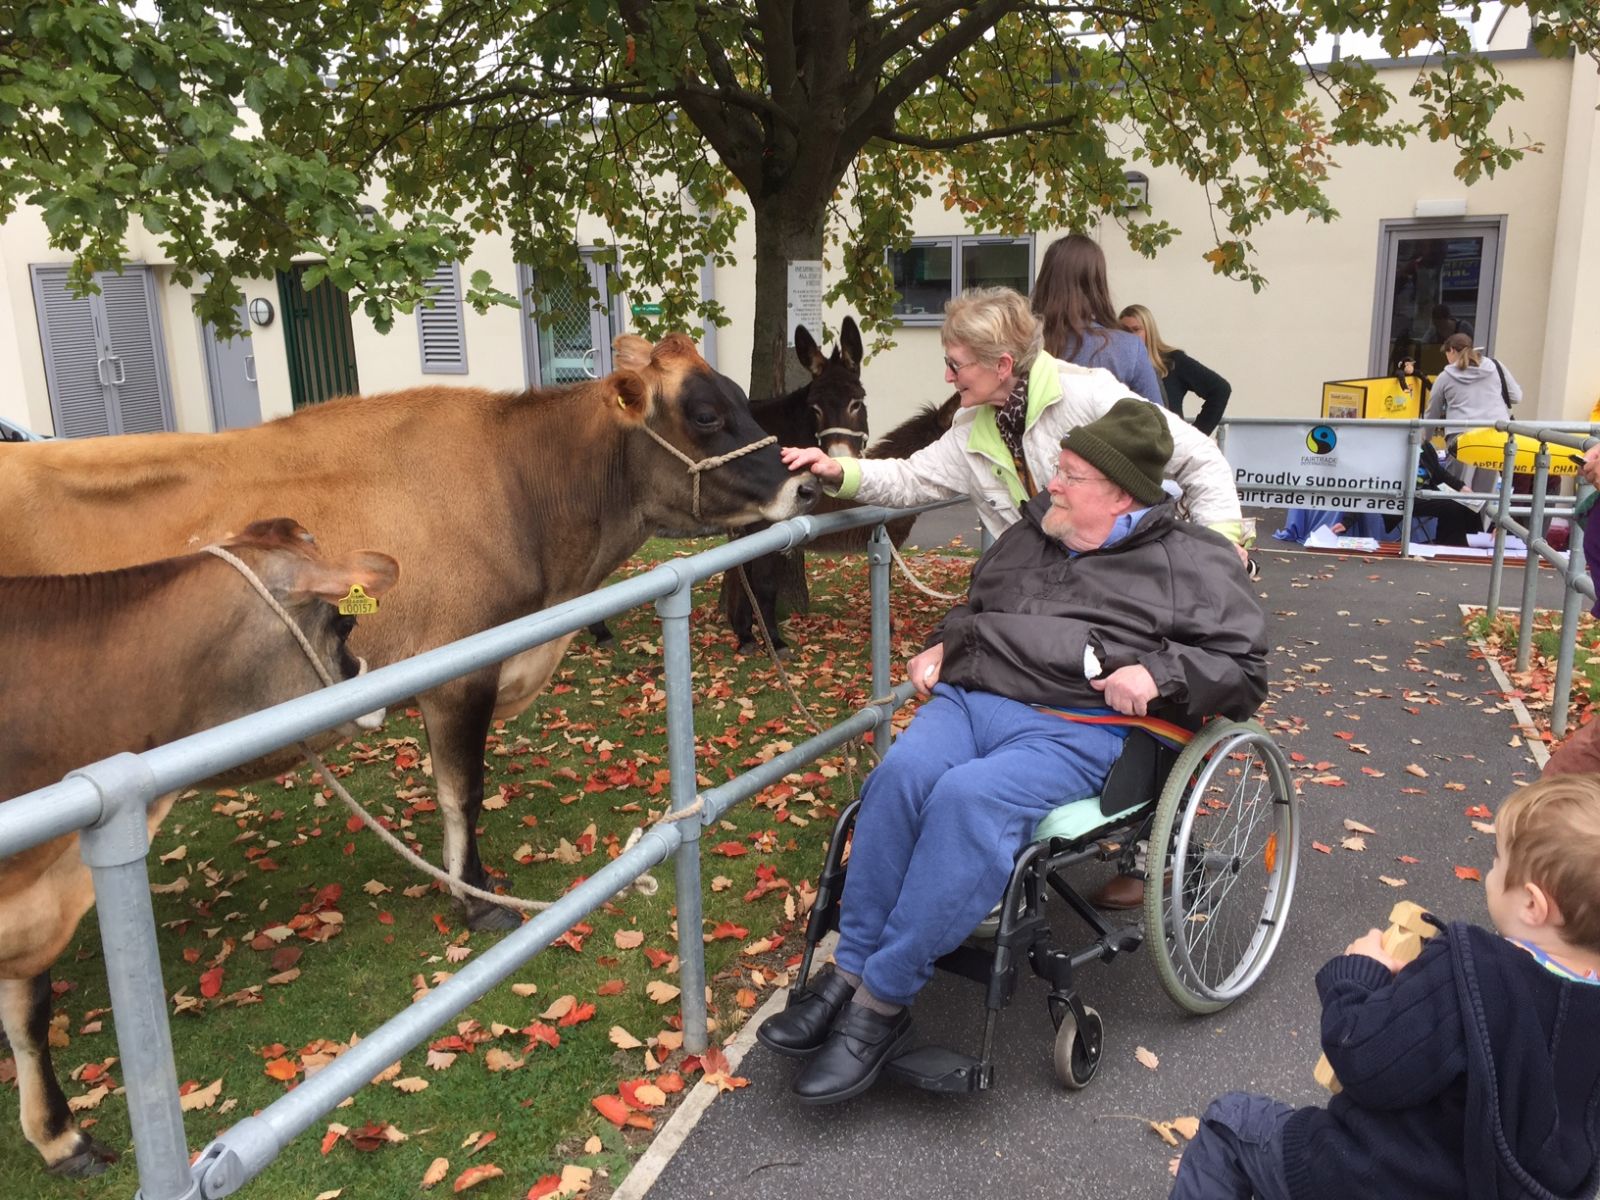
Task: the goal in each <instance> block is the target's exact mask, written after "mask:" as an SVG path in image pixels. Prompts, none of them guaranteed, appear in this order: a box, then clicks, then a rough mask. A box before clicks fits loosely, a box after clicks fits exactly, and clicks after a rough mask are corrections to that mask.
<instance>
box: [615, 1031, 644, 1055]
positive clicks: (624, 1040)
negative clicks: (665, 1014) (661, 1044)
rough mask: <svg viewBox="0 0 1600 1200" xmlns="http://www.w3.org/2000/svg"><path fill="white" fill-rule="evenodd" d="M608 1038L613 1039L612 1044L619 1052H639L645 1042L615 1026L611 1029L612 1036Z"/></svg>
mask: <svg viewBox="0 0 1600 1200" xmlns="http://www.w3.org/2000/svg"><path fill="white" fill-rule="evenodd" d="M607 1036H609V1037H610V1038H611V1044H612V1045H613V1046H615V1047H616V1048H617V1049H618V1050H637V1049H638V1048H639V1047H640V1046H642V1045H644V1043H643V1042H641V1041H640V1040H639V1039H638V1038H636V1037H634V1036H633V1034H631V1033H629V1032H628V1031H627V1030H626V1029H624V1028H623V1027H622V1026H621V1025H613V1026H612V1027H611V1032H610V1034H608V1035H607Z"/></svg>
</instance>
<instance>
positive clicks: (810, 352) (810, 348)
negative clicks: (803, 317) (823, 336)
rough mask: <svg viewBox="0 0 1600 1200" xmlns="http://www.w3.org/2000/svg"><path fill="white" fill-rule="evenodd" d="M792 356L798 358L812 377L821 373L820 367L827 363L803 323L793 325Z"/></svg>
mask: <svg viewBox="0 0 1600 1200" xmlns="http://www.w3.org/2000/svg"><path fill="white" fill-rule="evenodd" d="M794 356H795V357H796V358H798V359H799V360H800V365H801V366H802V367H804V368H805V369H806V370H808V371H810V372H811V375H812V378H815V377H816V376H818V375H821V374H822V368H823V367H825V366H826V365H827V363H828V360H827V359H826V358H824V357H823V356H822V347H821V346H819V345H817V343H816V339H815V338H813V337H812V336H811V331H810V330H809V329H807V328H806V327H805V326H804V325H796V326H795V327H794Z"/></svg>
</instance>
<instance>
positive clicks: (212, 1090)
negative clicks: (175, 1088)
mask: <svg viewBox="0 0 1600 1200" xmlns="http://www.w3.org/2000/svg"><path fill="white" fill-rule="evenodd" d="M221 1095H222V1080H220V1079H214V1080H212V1081H211V1084H210V1086H209V1087H197V1088H195V1089H194V1090H193V1091H191V1092H180V1093H179V1095H178V1107H179V1108H180V1109H182V1110H183V1111H184V1112H193V1111H194V1110H195V1109H197V1108H210V1107H211V1106H212V1105H213V1104H215V1103H216V1102H217V1098H218V1097H219V1096H221Z"/></svg>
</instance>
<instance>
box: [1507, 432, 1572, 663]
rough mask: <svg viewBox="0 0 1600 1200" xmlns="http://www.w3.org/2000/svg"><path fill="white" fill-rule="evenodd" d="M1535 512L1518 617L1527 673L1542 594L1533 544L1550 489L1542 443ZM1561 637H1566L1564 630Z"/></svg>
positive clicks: (1520, 647) (1519, 660)
mask: <svg viewBox="0 0 1600 1200" xmlns="http://www.w3.org/2000/svg"><path fill="white" fill-rule="evenodd" d="M1533 462H1534V466H1533V470H1534V477H1533V511H1532V512H1530V513H1529V514H1528V556H1527V557H1526V558H1525V559H1523V560H1522V608H1521V609H1520V610H1519V611H1518V614H1517V670H1518V671H1526V670H1527V669H1528V661H1529V660H1530V659H1531V658H1532V657H1533V606H1534V602H1535V600H1536V598H1537V593H1538V590H1539V558H1540V555H1539V552H1538V551H1537V550H1536V549H1534V542H1535V541H1536V540H1538V539H1539V538H1540V537H1541V536H1542V531H1543V529H1544V501H1545V493H1546V492H1547V490H1548V489H1549V487H1550V444H1549V443H1548V442H1540V443H1539V453H1538V455H1537V457H1535V458H1534V460H1533ZM1561 636H1562V637H1566V630H1565V629H1562V631H1561Z"/></svg>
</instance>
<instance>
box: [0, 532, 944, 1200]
mask: <svg viewBox="0 0 1600 1200" xmlns="http://www.w3.org/2000/svg"><path fill="white" fill-rule="evenodd" d="M936 507H941V506H940V505H928V506H925V508H924V509H915V510H890V509H883V508H862V509H858V510H853V511H849V512H840V513H832V514H829V515H827V516H822V517H796V518H793V519H792V520H788V521H784V522H782V523H780V524H777V525H774V526H772V527H771V528H769V529H766V530H763V531H761V532H760V533H756V534H752V535H750V536H749V537H744V538H740V539H738V540H736V541H733V542H730V543H728V544H727V545H724V546H718V547H716V548H714V549H711V550H707V551H704V552H703V553H700V554H696V555H693V556H692V557H689V558H684V559H677V560H674V561H672V562H668V563H664V564H662V565H661V566H658V567H655V568H654V569H652V570H650V571H646V572H644V573H642V574H640V575H637V576H634V577H632V578H630V579H626V580H624V581H622V582H620V583H616V584H613V585H611V586H610V587H606V588H602V589H600V590H598V591H595V592H591V593H589V594H588V595H585V596H580V597H577V598H575V599H572V600H569V601H566V602H565V603H562V604H558V605H556V606H555V607H553V608H549V609H546V610H544V611H542V612H538V613H534V614H532V615H531V616H527V617H523V618H520V619H519V620H516V621H511V622H508V623H507V624H505V625H500V626H497V627H495V628H493V629H489V630H486V631H484V632H482V633H478V634H474V635H473V636H471V637H467V638H463V639H461V640H460V641H457V642H452V643H450V644H449V645H446V646H441V647H439V648H437V649H435V650H430V651H428V652H426V653H424V654H419V655H417V656H416V657H414V658H410V659H406V660H404V661H403V662H398V663H393V664H391V665H389V666H386V667H382V668H380V669H378V670H376V671H372V672H371V673H369V674H366V675H362V676H360V677H358V678H355V679H350V680H346V681H344V682H342V683H339V684H337V685H335V686H333V687H330V688H326V689H324V690H322V691H320V692H315V693H312V694H310V695H306V696H301V697H299V698H297V699H295V700H291V701H289V702H287V703H284V704H280V705H277V706H275V707H273V708H270V709H266V710H264V711H262V712H258V713H254V714H252V715H250V716H247V717H243V718H241V719H239V720H236V721H231V722H229V723H228V724H226V725H220V726H218V727H216V728H215V729H209V730H206V731H205V732H203V733H198V734H195V735H193V736H191V737H187V738H183V739H181V740H179V741H176V742H172V743H170V744H168V745H165V746H158V747H156V748H154V749H152V750H147V751H144V752H143V753H140V754H119V755H117V756H115V757H113V758H109V759H105V760H103V761H101V762H97V763H92V764H90V765H88V766H85V767H84V768H82V769H81V770H78V771H74V772H72V773H71V774H70V775H68V776H67V777H66V778H65V779H63V780H62V781H61V782H59V783H56V784H52V785H50V786H49V787H45V788H40V789H39V790H37V791H34V792H29V793H27V794H25V795H22V796H18V797H16V798H14V799H12V800H10V801H7V802H6V804H5V805H4V806H3V807H0V858H5V857H8V856H10V855H14V854H18V853H20V852H22V851H24V850H27V849H29V848H30V847H33V846H37V845H39V844H41V843H42V842H45V841H48V840H49V839H50V838H53V837H57V836H60V835H62V834H66V833H71V832H73V831H75V830H76V831H80V845H81V851H82V856H83V861H84V862H85V864H87V865H88V867H89V869H90V871H91V872H92V874H93V877H94V890H95V896H96V911H97V913H98V917H99V922H100V937H101V943H102V947H103V952H104V956H105V966H106V975H107V979H108V982H109V986H110V991H111V1003H112V1010H113V1013H114V1017H115V1024H116V1034H117V1048H118V1052H119V1054H120V1055H121V1059H122V1077H123V1080H124V1083H125V1085H126V1089H127V1099H128V1111H129V1121H130V1124H131V1127H132V1134H133V1143H134V1145H135V1147H136V1148H137V1152H138V1169H139V1192H138V1195H139V1197H140V1198H141V1200H200V1198H202V1197H203V1198H204V1200H213V1198H215V1197H219V1196H226V1195H229V1194H231V1193H233V1192H235V1191H237V1190H238V1189H239V1188H240V1187H242V1186H244V1184H245V1183H246V1182H248V1181H249V1180H250V1179H252V1178H254V1177H255V1176H256V1175H257V1174H259V1173H260V1172H261V1171H262V1170H263V1169H265V1168H266V1167H267V1166H268V1164H270V1163H271V1162H272V1160H273V1159H274V1158H276V1157H277V1155H278V1154H279V1153H280V1152H281V1151H282V1149H283V1147H284V1146H285V1145H287V1144H288V1142H289V1141H290V1140H291V1139H293V1138H294V1137H296V1136H298V1135H299V1134H301V1133H304V1132H305V1131H306V1130H307V1129H308V1128H310V1127H311V1126H312V1125H313V1124H315V1123H316V1122H317V1121H319V1120H320V1119H321V1118H322V1117H324V1116H326V1115H327V1114H328V1113H329V1112H331V1111H332V1110H333V1109H334V1107H335V1106H337V1105H338V1104H339V1103H340V1102H341V1101H343V1100H344V1099H345V1098H346V1097H347V1096H351V1095H353V1094H354V1093H355V1092H357V1091H358V1090H360V1088H362V1087H363V1086H364V1085H365V1084H366V1083H367V1082H368V1081H369V1080H371V1079H372V1078H373V1076H375V1075H377V1074H378V1073H379V1072H381V1071H382V1070H383V1069H384V1068H385V1067H386V1066H388V1065H389V1064H390V1063H392V1062H395V1061H397V1060H398V1059H400V1058H401V1057H402V1056H403V1055H404V1054H406V1053H407V1052H408V1051H410V1050H412V1049H414V1048H415V1047H416V1046H417V1045H418V1044H420V1043H421V1042H422V1041H423V1040H424V1039H426V1038H427V1037H428V1035H429V1034H430V1033H432V1032H433V1031H434V1030H436V1029H437V1028H438V1027H439V1026H440V1025H442V1024H444V1023H445V1022H446V1021H448V1020H450V1019H451V1018H452V1017H454V1016H456V1015H457V1014H459V1013H460V1012H462V1011H463V1010H464V1009H465V1008H466V1007H467V1006H468V1005H470V1004H472V1003H474V1002H476V1001H477V1000H478V999H480V998H481V997H482V996H483V995H484V994H485V993H487V992H488V991H489V989H490V988H492V987H494V986H495V985H496V984H498V983H500V982H501V981H503V980H505V979H506V978H507V977H508V976H509V975H511V974H512V972H514V971H516V970H517V969H518V968H520V967H521V966H522V965H523V964H524V963H526V962H527V961H528V960H529V959H530V958H532V957H533V956H534V955H536V954H538V953H539V952H540V951H541V950H543V949H544V948H545V947H546V946H548V945H549V944H550V943H551V942H552V941H554V940H555V939H556V938H558V937H560V936H561V934H562V933H564V932H565V931H566V930H568V929H570V928H571V927H572V926H573V925H574V924H576V923H577V922H578V921H580V920H582V919H583V918H584V917H585V916H586V915H588V914H589V913H591V912H593V911H594V910H595V909H596V908H598V907H599V906H600V905H601V904H603V903H605V902H606V901H607V900H608V899H610V898H611V897H612V896H613V895H615V894H616V893H617V892H618V891H619V890H621V889H622V888H623V887H625V886H626V885H627V884H629V883H631V882H632V881H633V880H635V879H637V878H638V877H639V876H640V875H641V874H643V873H644V872H645V871H648V870H649V869H650V868H651V867H653V866H655V865H657V864H658V863H661V862H663V861H665V860H666V859H667V857H668V856H673V857H674V858H675V875H676V879H677V885H678V890H677V903H678V928H679V929H680V930H697V929H699V928H700V924H701V916H700V914H701V894H702V892H701V878H700V842H699V838H700V830H701V827H702V826H705V825H709V824H712V823H713V822H715V821H716V820H718V819H719V818H720V817H721V816H722V814H723V813H725V812H726V811H727V810H728V809H729V808H731V807H732V806H733V805H735V804H737V803H739V802H740V801H742V800H745V799H748V798H749V797H750V796H752V795H755V794H756V793H757V792H760V791H761V790H762V789H764V788H766V787H769V786H771V785H772V784H774V783H777V782H778V781H780V780H781V779H782V778H783V777H784V776H785V775H787V774H789V773H790V772H792V771H795V770H797V769H799V768H800V767H801V766H803V765H804V764H805V763H807V762H810V761H811V760H813V759H815V758H816V757H818V756H819V755H821V754H824V753H826V752H827V751H829V750H832V749H834V748H836V747H838V746H840V745H843V744H844V743H845V742H846V741H848V740H850V739H851V738H854V737H857V736H859V735H861V734H864V733H866V732H868V731H869V730H870V731H873V733H874V742H875V745H877V746H879V747H882V746H885V745H887V744H888V741H889V733H890V729H889V726H890V720H891V718H892V715H893V712H894V710H895V708H896V707H898V706H899V705H900V704H902V703H904V702H905V700H906V699H907V698H908V697H909V695H910V691H911V685H910V684H909V683H906V684H901V685H900V686H899V687H898V688H893V689H891V688H890V685H889V683H890V681H889V671H890V662H889V564H890V543H889V539H888V537H887V534H886V533H885V531H884V529H883V526H882V522H883V521H885V520H886V519H888V518H890V517H893V516H897V515H902V513H903V512H906V511H915V512H921V511H925V510H926V508H936ZM863 526H876V528H875V529H874V530H873V533H872V537H871V541H870V543H869V545H868V553H867V557H868V561H869V563H870V569H869V577H870V584H871V596H872V599H871V626H872V634H871V643H870V657H871V677H872V678H871V683H872V696H871V699H870V700H869V701H868V702H867V704H866V705H865V706H864V707H862V708H861V709H859V710H858V711H857V712H855V713H854V714H852V715H851V716H849V717H847V718H845V719H844V720H842V721H840V722H838V723H837V724H835V725H832V726H830V727H828V728H827V729H825V730H823V731H822V732H821V733H818V734H817V735H815V736H813V737H812V738H810V739H809V740H807V741H804V742H802V743H800V744H799V745H797V746H795V747H794V748H793V749H791V750H788V751H785V752H784V753H781V754H778V755H775V756H774V757H773V758H771V759H770V760H768V761H767V762H765V763H762V764H761V765H759V766H757V767H755V768H753V769H751V770H750V771H748V772H746V773H745V774H743V775H740V776H738V777H737V778H735V779H732V780H730V781H728V782H726V783H723V784H721V785H720V786H717V787H714V788H710V789H708V790H706V791H704V792H703V793H698V797H699V798H700V799H701V800H703V802H704V809H703V811H702V812H701V813H700V815H699V819H698V820H683V821H674V822H662V823H659V824H656V825H653V826H651V827H650V828H649V829H648V830H647V831H646V832H645V834H644V835H643V836H642V837H641V838H640V839H639V841H638V842H637V843H636V844H635V845H634V846H633V848H632V849H630V850H626V851H624V852H623V853H622V854H621V855H620V856H619V857H617V858H616V859H613V860H612V861H611V862H610V863H608V864H607V865H606V866H605V867H604V868H602V869H601V870H599V871H597V872H596V873H595V874H594V875H592V876H590V877H589V878H588V879H586V880H585V881H584V882H583V883H581V884H579V885H578V886H577V887H575V888H573V890H572V891H570V892H568V893H566V894H565V895H564V896H562V897H561V898H560V899H559V900H557V901H556V902H555V903H554V904H552V905H551V907H550V908H548V909H546V910H544V911H543V912H541V913H539V914H538V915H536V916H535V917H534V918H533V919H532V920H529V921H527V922H525V923H524V924H523V925H522V926H521V927H520V928H518V929H516V930H514V931H513V932H511V933H509V934H507V935H506V936H505V937H504V938H503V939H502V940H501V941H500V942H498V943H497V944H496V945H494V946H493V947H491V948H490V949H488V950H486V951H485V952H483V953H482V954H480V955H475V956H474V957H473V959H472V961H471V962H470V963H468V964H466V965H465V967H464V968H463V969H462V970H460V971H458V972H457V973H456V974H455V975H454V976H452V977H451V978H450V979H449V980H447V981H445V982H444V983H442V984H440V985H439V986H438V987H436V988H434V989H433V990H431V991H430V992H429V993H428V994H427V995H426V996H424V997H423V998H422V999H421V1000H419V1001H417V1002H416V1003H414V1004H412V1005H411V1006H410V1007H408V1008H407V1009H406V1010H405V1011H403V1012H401V1013H400V1014H398V1015H397V1016H394V1017H392V1018H390V1019H389V1020H388V1021H386V1022H384V1023H383V1024H382V1025H380V1026H379V1027H378V1028H377V1029H375V1030H373V1031H372V1032H371V1033H370V1034H368V1035H366V1036H365V1037H363V1038H362V1039H361V1040H360V1042H359V1043H357V1044H356V1045H355V1046H353V1047H352V1048H351V1049H349V1050H348V1051H346V1052H345V1053H343V1054H341V1055H340V1056H339V1057H338V1058H336V1059H334V1060H333V1061H332V1062H331V1063H329V1064H328V1065H327V1066H325V1067H323V1068H322V1069H321V1070H319V1071H318V1072H317V1073H316V1074H315V1075H313V1076H311V1077H310V1078H309V1079H307V1080H305V1081H304V1082H303V1083H301V1084H300V1085H299V1086H298V1087H296V1088H295V1089H294V1090H293V1091H291V1092H289V1093H287V1094H286V1095H284V1096H283V1097H282V1098H280V1099H278V1100H276V1101H274V1102H273V1103H272V1104H270V1105H268V1106H267V1107H266V1108H265V1109H263V1110H261V1111H260V1112H258V1113H256V1114H255V1115H253V1116H249V1117H246V1118H245V1119H244V1120H242V1121H240V1122H238V1123H237V1124H236V1125H234V1126H232V1127H231V1128H230V1129H228V1130H226V1131H225V1132H224V1133H222V1134H221V1135H220V1136H218V1137H217V1138H216V1139H215V1140H214V1141H212V1142H211V1144H210V1145H209V1146H207V1147H206V1148H205V1149H204V1150H203V1151H202V1152H201V1154H200V1155H199V1157H198V1158H197V1159H196V1160H195V1161H194V1163H193V1165H192V1166H191V1164H190V1161H189V1150H188V1146H187V1143H186V1140H185V1137H184V1128H183V1114H182V1110H181V1107H180V1104H179V1098H178V1076H177V1069H176V1067H175V1065H174V1062H173V1055H172V1034H171V1030H170V1027H169V1025H168V1017H167V1003H166V991H165V988H164V986H163V983H162V977H161V962H160V957H159V954H158V949H157V944H156V926H155V919H154V915H153V911H152V906H151V900H150V876H149V872H148V869H147V864H146V856H147V854H148V852H149V838H148V836H147V832H146V824H145V814H146V811H147V809H148V807H149V805H150V804H151V803H152V802H153V801H154V800H155V799H156V797H158V796H161V795H164V794H166V793H168V792H172V791H175V790H178V789H181V788H185V787H188V786H190V785H192V784H195V783H197V782H199V781H201V780H204V779H208V778H210V777H212V776H214V775H216V774H218V773H219V772H222V771H225V770H228V769H230V768H232V767H236V766H239V765H241V764H243V763H246V762H249V761H251V760H252V759H255V758H258V757H260V756H262V755H263V754H266V753H268V752H270V751H273V750H277V749H279V748H280V747H284V746H288V745H291V744H293V743H295V742H297V741H299V740H301V739H303V738H305V737H308V736H310V735H312V734H315V733H318V732H321V731H322V730H325V729H329V728H332V727H333V726H335V725H338V724H341V723H343V722H345V721H349V720H353V719H354V718H356V717H358V716H361V715H362V714H364V713H370V712H372V711H374V710H375V709H378V708H384V707H387V706H389V705H391V704H394V703H396V702H398V701H401V700H404V699H406V698H408V697H411V696H414V695H416V694H417V693H418V692H422V691H426V690H427V689H429V688H433V687H437V686H439V685H440V684H442V683H445V682H447V681H448V680H451V679H456V678H458V677H460V676H462V675H466V674H469V673H471V672H473V671H476V670H479V669H481V668H483V667H486V666H489V665H490V664H493V663H497V662H500V661H502V660H503V659H506V658H508V657H510V656H511V655H514V654H519V653H521V652H522V651H524V650H527V649H530V648H531V647H533V646H537V645H540V644H542V643H544V642H548V641H552V640H553V639H555V638H558V637H562V636H564V635H566V634H569V633H573V632H576V631H577V630H580V629H582V628H584V627H585V626H587V625H589V624H591V623H592V622H595V621H599V620H605V619H608V618H610V617H614V616H616V615H617V614H619V613H622V612H625V611H626V610H628V609H630V608H634V607H636V606H638V605H640V604H644V603H648V602H654V603H655V605H656V609H657V612H658V614H659V617H660V621H661V640H662V654H663V658H664V662H665V681H664V687H665V691H666V695H667V742H668V766H669V767H670V769H671V776H672V778H671V808H672V810H673V811H680V810H683V809H685V808H688V807H690V806H691V805H692V804H693V803H694V802H695V800H696V798H697V791H696V786H695V743H694V697H693V693H692V690H691V686H690V641H689V632H690V631H689V617H690V608H691V597H690V593H691V588H692V587H693V585H694V584H695V583H696V582H698V581H700V580H702V579H705V578H708V577H709V576H712V575H715V574H717V573H719V572H721V571H723V570H726V569H728V568H730V567H733V566H736V565H738V564H740V563H743V562H747V561H749V560H750V559H753V558H755V557H757V556H758V555H761V554H766V553H769V552H772V551H775V550H787V549H790V548H792V547H795V546H800V545H803V544H804V543H806V542H808V541H810V540H812V539H813V538H816V537H818V536H821V535H822V534H825V533H831V532H835V531H838V530H843V529H853V528H859V527H863ZM678 958H679V984H680V987H681V989H682V990H681V996H680V1004H681V1010H680V1011H681V1014H682V1019H683V1033H684V1046H685V1047H686V1048H687V1049H688V1050H689V1051H690V1052H692V1053H697V1052H699V1051H702V1050H704V1049H705V1048H706V1044H707V1042H706V1038H707V1027H706V1003H705V958H704V947H703V946H702V944H701V940H700V938H699V937H696V936H685V937H682V938H680V939H679V946H678Z"/></svg>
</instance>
